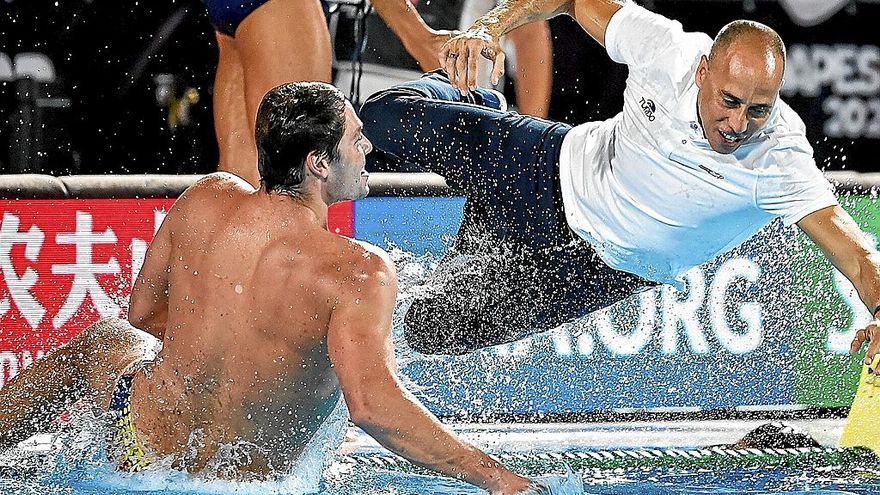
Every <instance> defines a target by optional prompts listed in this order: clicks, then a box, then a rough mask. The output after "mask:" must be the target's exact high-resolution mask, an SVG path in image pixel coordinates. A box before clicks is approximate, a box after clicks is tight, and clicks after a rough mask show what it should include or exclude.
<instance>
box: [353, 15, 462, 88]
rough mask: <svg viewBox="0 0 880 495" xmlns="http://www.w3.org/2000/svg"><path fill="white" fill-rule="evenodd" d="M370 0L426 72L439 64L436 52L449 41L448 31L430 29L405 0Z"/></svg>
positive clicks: (449, 32)
mask: <svg viewBox="0 0 880 495" xmlns="http://www.w3.org/2000/svg"><path fill="white" fill-rule="evenodd" d="M370 3H372V5H373V7H375V8H376V12H378V13H379V15H380V16H381V17H382V20H383V21H385V24H386V25H388V27H389V28H390V29H391V31H392V32H394V34H395V35H397V37H398V38H400V41H401V42H402V43H403V46H404V48H406V51H407V52H408V53H409V54H410V55H412V57H413V58H414V59H416V62H418V63H419V66H420V67H421V68H422V70H424V71H426V72H427V71H431V70H434V69H436V68H438V67H440V65H439V64H437V52H439V51H440V48H441V47H442V46H443V44H444V43H446V42H447V41H449V38H450V37H451V35H452V31H447V30H435V29H432V28H431V27H430V26H428V25H427V24H426V23H425V21H424V20H423V19H422V16H421V15H419V12H418V11H417V10H416V8H415V6H413V4H412V2H410V1H409V0H372V1H371V2H370Z"/></svg>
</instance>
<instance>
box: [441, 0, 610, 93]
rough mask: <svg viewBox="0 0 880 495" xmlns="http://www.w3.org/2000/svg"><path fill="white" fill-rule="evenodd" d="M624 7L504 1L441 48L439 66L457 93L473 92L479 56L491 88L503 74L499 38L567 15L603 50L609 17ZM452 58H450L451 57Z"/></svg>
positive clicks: (565, 0)
mask: <svg viewBox="0 0 880 495" xmlns="http://www.w3.org/2000/svg"><path fill="white" fill-rule="evenodd" d="M622 6H623V2H622V1H621V0H507V1H504V2H501V3H500V4H499V5H498V6H497V7H495V8H494V9H492V10H490V11H489V12H487V13H486V14H485V15H483V16H481V17H480V18H478V19H477V20H476V21H474V23H473V24H472V25H471V27H469V28H468V30H467V31H465V32H464V33H462V34H461V35H459V36H456V37H455V38H453V39H452V40H450V41H449V43H447V44H446V45H444V46H443V49H442V50H440V53H439V54H438V61H439V63H440V65H442V66H443V67H445V68H446V72H447V73H448V74H449V79H450V81H452V84H453V85H455V86H456V87H457V88H458V89H460V90H462V91H466V90H467V89H474V88H476V83H477V70H478V66H479V65H478V63H477V62H478V61H479V58H480V56H483V57H486V58H488V59H489V60H492V61H493V66H492V84H497V83H498V79H499V78H500V77H501V75H502V74H503V72H504V59H505V55H504V51H503V50H501V46H500V44H499V42H500V39H501V36H502V35H504V34H507V33H508V32H510V31H511V30H513V29H516V28H517V27H519V26H521V25H523V24H526V23H529V22H532V21H540V20H546V19H550V18H551V17H555V16H557V15H559V14H568V15H570V16H572V17H574V18H575V20H577V22H578V24H580V26H581V27H582V28H583V29H584V30H585V31H586V32H587V33H588V34H589V35H590V36H591V37H592V38H593V39H595V40H596V41H598V42H599V43H600V44H601V45H602V46H605V31H606V29H607V28H608V23H609V22H610V21H611V16H613V15H614V13H615V12H617V11H618V10H620V8H621V7H622ZM450 54H452V55H453V56H450Z"/></svg>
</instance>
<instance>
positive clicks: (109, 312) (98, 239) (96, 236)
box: [52, 211, 121, 328]
mask: <svg viewBox="0 0 880 495" xmlns="http://www.w3.org/2000/svg"><path fill="white" fill-rule="evenodd" d="M55 242H56V243H57V244H59V245H64V244H72V245H74V246H75V247H76V262H75V263H72V264H57V265H53V266H52V273H53V274H55V275H73V285H72V287H71V288H70V292H69V293H68V295H67V299H66V300H65V301H64V304H63V305H62V306H61V309H59V310H58V313H57V314H56V315H55V317H54V318H53V320H52V322H53V324H54V325H55V328H61V327H62V326H64V324H65V323H67V321H68V320H70V318H71V317H72V316H73V315H74V314H76V312H77V310H78V309H79V308H80V306H81V305H82V303H83V302H84V301H85V299H86V297H88V296H91V298H92V302H93V303H94V305H95V309H97V310H98V313H100V315H101V316H102V317H105V318H106V317H109V316H118V315H119V313H120V311H121V308H120V307H119V305H117V304H116V303H115V302H113V300H112V299H111V298H110V297H109V296H108V295H107V293H106V292H105V291H104V289H103V288H101V285H100V284H98V279H97V276H98V275H115V274H118V273H120V266H119V262H118V261H117V260H116V258H115V257H110V259H109V261H108V262H107V263H95V262H94V260H93V259H92V248H93V246H94V245H96V244H112V245H115V244H116V242H117V239H116V234H115V233H114V232H113V229H111V228H110V227H107V229H106V230H104V232H100V233H99V232H92V215H91V214H89V213H86V212H83V211H77V212H76V232H65V233H58V235H57V237H56V239H55Z"/></svg>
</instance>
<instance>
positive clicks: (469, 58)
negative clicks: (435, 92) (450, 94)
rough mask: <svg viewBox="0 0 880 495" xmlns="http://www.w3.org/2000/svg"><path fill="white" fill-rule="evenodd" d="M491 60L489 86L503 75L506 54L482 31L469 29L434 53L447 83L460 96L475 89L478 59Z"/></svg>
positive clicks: (484, 30)
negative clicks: (443, 69)
mask: <svg viewBox="0 0 880 495" xmlns="http://www.w3.org/2000/svg"><path fill="white" fill-rule="evenodd" d="M481 56H482V57H486V58H487V59H489V60H491V61H492V84H498V79H499V78H501V75H502V74H504V59H505V58H506V55H505V54H504V50H502V49H501V45H500V44H499V43H498V39H497V38H494V37H492V36H491V35H490V34H489V32H488V31H487V30H486V29H485V28H480V29H471V30H468V31H465V32H464V33H462V34H460V35H458V36H456V37H454V38H452V39H451V40H449V42H448V43H446V44H445V45H443V48H442V49H441V50H440V53H439V54H438V61H439V62H440V66H441V67H443V68H445V69H446V73H447V74H448V75H449V81H450V82H452V85H453V86H455V87H456V88H457V89H458V90H459V91H460V92H461V94H467V93H468V91H470V90H472V89H476V88H477V70H478V69H477V68H478V66H479V63H478V62H479V60H480V57H481Z"/></svg>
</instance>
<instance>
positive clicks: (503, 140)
mask: <svg viewBox="0 0 880 495" xmlns="http://www.w3.org/2000/svg"><path fill="white" fill-rule="evenodd" d="M473 93H475V95H474V96H473V97H471V98H469V99H467V98H464V97H462V96H461V95H460V94H459V93H458V92H457V91H456V90H455V89H454V88H452V86H451V85H450V84H449V81H448V80H447V79H446V77H445V75H443V74H442V73H439V72H436V73H431V74H427V75H425V76H423V77H422V78H421V79H418V80H416V81H410V82H407V83H404V84H401V85H398V86H395V87H393V88H391V89H389V90H386V91H382V92H380V93H377V94H376V95H373V96H372V97H370V98H369V99H368V100H367V102H366V103H364V106H363V109H362V110H361V119H363V121H364V135H366V136H367V138H369V139H370V141H372V142H373V145H374V146H375V148H376V150H377V151H374V152H373V153H371V154H370V155H368V157H367V160H368V165H369V162H371V161H376V160H383V161H386V162H391V165H390V166H389V165H388V164H387V163H386V164H383V165H382V167H383V168H386V169H387V168H393V167H394V166H395V163H394V162H398V163H397V165H400V164H404V165H413V166H415V167H418V168H421V169H426V170H428V171H431V172H435V173H437V174H439V175H442V176H443V177H444V178H445V179H446V183H447V184H448V185H449V186H450V187H451V188H453V189H457V190H459V191H461V192H462V194H464V195H465V196H466V197H467V201H466V203H465V207H464V218H463V220H462V224H461V227H460V229H459V231H458V235H457V236H456V240H455V244H454V245H453V248H452V249H451V250H450V251H449V252H448V253H447V254H446V256H445V257H444V259H443V260H442V261H441V263H440V265H439V266H438V267H437V270H436V271H435V272H434V273H433V274H432V275H431V280H430V281H429V282H428V290H426V291H424V293H423V294H421V295H419V296H418V298H417V299H415V300H414V301H413V303H412V305H411V306H410V309H409V311H408V312H407V315H406V319H405V321H404V335H405V336H406V338H407V340H408V342H409V343H410V345H411V346H412V347H413V348H414V349H416V350H418V351H421V352H427V353H443V354H460V353H464V352H470V351H472V350H475V349H478V348H481V347H486V346H489V345H495V344H500V343H504V342H509V341H512V340H517V339H519V338H522V337H524V336H526V335H529V334H532V333H536V332H541V331H544V330H550V329H552V328H555V327H557V326H559V325H561V324H563V323H567V322H569V321H572V320H574V319H577V318H580V317H582V316H584V315H586V314H588V313H590V312H592V311H596V310H599V309H602V308H605V307H607V306H610V305H612V304H614V303H616V302H618V301H620V300H622V299H625V298H626V297H629V296H630V295H632V294H633V293H635V292H638V291H641V290H643V289H644V288H646V287H650V286H653V285H656V284H655V283H653V282H648V281H646V280H644V279H641V278H639V277H637V276H635V275H633V274H630V273H625V272H621V271H618V270H615V269H613V268H611V267H609V266H608V265H606V264H605V263H604V262H603V261H602V260H601V259H600V258H599V256H598V255H597V254H596V252H595V251H594V250H593V248H592V247H591V246H590V245H589V243H588V242H586V241H584V240H583V239H581V238H580V237H578V236H577V235H576V234H574V232H572V230H571V229H570V228H569V227H568V222H567V220H566V217H565V212H564V205H563V201H562V192H561V190H560V181H559V153H560V150H561V146H562V140H563V138H564V137H565V134H566V133H567V132H568V130H569V129H570V128H569V126H567V125H565V124H560V123H555V122H550V121H547V120H543V119H538V118H535V117H530V116H527V115H520V114H518V113H516V112H501V111H498V110H497V108H491V106H492V105H491V104H488V105H487V102H491V101H492V100H493V99H494V96H493V94H492V93H491V92H488V91H486V90H477V91H475V92H473ZM496 106H497V105H496ZM597 200H599V201H601V198H597Z"/></svg>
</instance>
